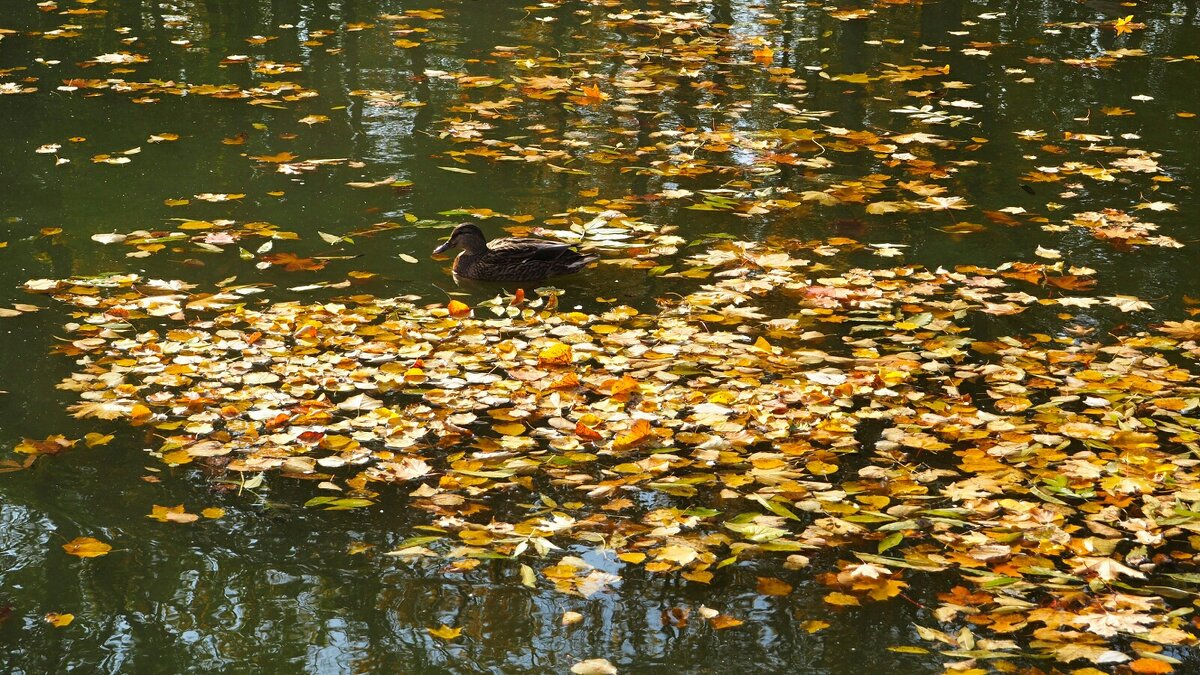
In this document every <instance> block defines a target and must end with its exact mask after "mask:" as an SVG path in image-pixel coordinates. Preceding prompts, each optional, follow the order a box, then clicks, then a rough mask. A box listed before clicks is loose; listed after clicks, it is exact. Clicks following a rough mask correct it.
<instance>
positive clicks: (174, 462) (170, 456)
mask: <svg viewBox="0 0 1200 675" xmlns="http://www.w3.org/2000/svg"><path fill="white" fill-rule="evenodd" d="M162 460H163V462H165V463H166V464H170V465H171V466H179V465H181V464H187V463H188V462H191V461H192V455H191V453H189V452H188V451H187V450H182V449H180V450H175V451H174V452H168V453H165V454H163V456H162Z"/></svg>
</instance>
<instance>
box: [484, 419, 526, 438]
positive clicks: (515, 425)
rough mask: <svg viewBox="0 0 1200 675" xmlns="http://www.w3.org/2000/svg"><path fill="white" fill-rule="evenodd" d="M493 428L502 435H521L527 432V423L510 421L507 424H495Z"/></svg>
mask: <svg viewBox="0 0 1200 675" xmlns="http://www.w3.org/2000/svg"><path fill="white" fill-rule="evenodd" d="M492 430H493V431H495V432H496V433H498V434H500V435H502V436H520V435H521V434H523V433H525V425H524V424H521V423H520V422H509V423H507V424H493V425H492Z"/></svg>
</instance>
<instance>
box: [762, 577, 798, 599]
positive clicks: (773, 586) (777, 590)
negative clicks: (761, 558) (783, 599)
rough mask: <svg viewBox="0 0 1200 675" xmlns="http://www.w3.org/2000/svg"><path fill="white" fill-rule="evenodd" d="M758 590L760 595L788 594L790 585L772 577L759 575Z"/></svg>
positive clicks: (790, 589)
mask: <svg viewBox="0 0 1200 675" xmlns="http://www.w3.org/2000/svg"><path fill="white" fill-rule="evenodd" d="M758 592H759V594H760V595H788V594H789V593H791V592H792V585H791V584H789V583H787V582H786V581H783V580H781V579H776V578H774V577H759V578H758Z"/></svg>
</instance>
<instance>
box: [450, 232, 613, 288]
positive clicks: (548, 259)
mask: <svg viewBox="0 0 1200 675" xmlns="http://www.w3.org/2000/svg"><path fill="white" fill-rule="evenodd" d="M453 248H461V249H462V252H461V253H459V254H458V256H457V257H455V258H454V266H453V268H452V269H453V270H454V274H455V276H459V277H465V278H467V279H477V280H480V281H538V280H541V279H547V278H549V277H557V276H562V275H564V274H574V273H576V272H578V271H580V270H582V269H583V268H584V267H587V266H588V265H589V264H590V263H593V262H595V261H597V260H599V259H600V256H598V255H594V254H591V253H580V252H579V251H576V250H575V249H573V248H571V245H570V244H564V243H562V242H558V241H549V240H546V239H535V238H533V237H507V238H504V239H493V240H492V241H488V240H487V238H486V237H484V236H483V230H481V229H479V227H477V226H475V225H473V224H471V223H462V224H461V225H458V226H457V227H455V228H454V231H453V232H451V233H450V238H449V239H447V240H446V243H444V244H442V245H441V246H438V247H437V248H435V249H433V254H434V255H437V254H439V253H444V252H446V251H448V250H450V249H453Z"/></svg>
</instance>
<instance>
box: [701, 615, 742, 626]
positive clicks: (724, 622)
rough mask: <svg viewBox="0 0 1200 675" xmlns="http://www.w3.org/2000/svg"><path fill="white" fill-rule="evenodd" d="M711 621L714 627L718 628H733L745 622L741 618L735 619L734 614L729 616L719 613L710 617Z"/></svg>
mask: <svg viewBox="0 0 1200 675" xmlns="http://www.w3.org/2000/svg"><path fill="white" fill-rule="evenodd" d="M709 622H710V623H711V624H712V627H713V628H716V629H717V630H724V629H726V628H733V627H734V626H740V625H742V623H743V621H742V620H741V619H735V618H733V617H732V616H728V615H726V614H718V615H716V616H714V617H713V618H711V619H709Z"/></svg>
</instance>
